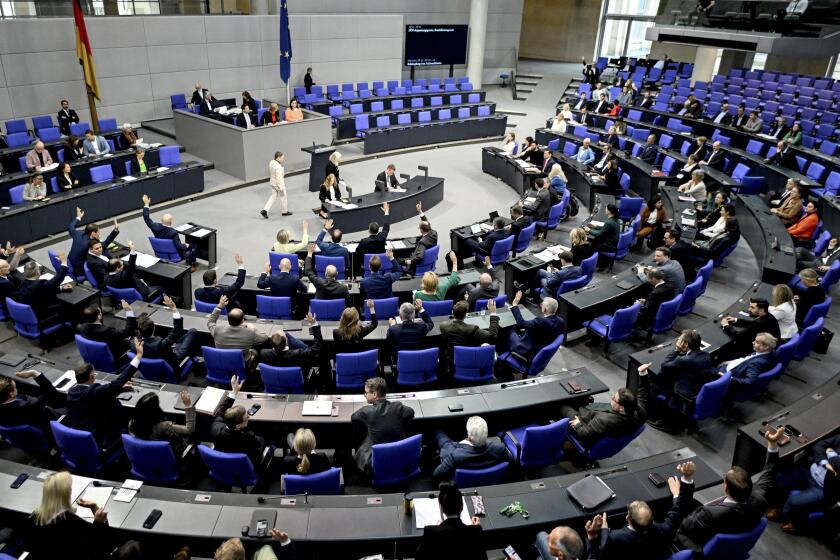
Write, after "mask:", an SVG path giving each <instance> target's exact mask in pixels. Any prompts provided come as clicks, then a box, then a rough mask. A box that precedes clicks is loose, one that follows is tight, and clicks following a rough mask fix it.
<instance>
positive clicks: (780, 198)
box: [767, 178, 802, 208]
mask: <svg viewBox="0 0 840 560" xmlns="http://www.w3.org/2000/svg"><path fill="white" fill-rule="evenodd" d="M794 187H799V182H798V181H797V180H796V179H793V178H788V180H787V181H785V190H783V191H782V192H778V191H776V192H772V193H770V194H769V195H768V196H767V198H768V202H767V206H769V207H770V208H778V207H779V206H780V205H781V204H782V203H783V202H784V201H785V199H786V198H787V197H789V196H790V195H791V193H792V192H793V188H794ZM799 194H800V196H801V195H802V190H801V189H800V191H799Z"/></svg>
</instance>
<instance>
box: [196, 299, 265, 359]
mask: <svg viewBox="0 0 840 560" xmlns="http://www.w3.org/2000/svg"><path fill="white" fill-rule="evenodd" d="M227 304H228V298H227V296H222V297H221V298H219V304H218V305H217V306H216V307H215V308H214V309H213V313H211V314H210V318H209V319H207V328H208V329H209V330H210V336H212V337H213V342H214V343H215V344H216V348H222V349H236V350H248V349H250V348H251V347H253V346H259V345H261V344H265V343H266V342H267V341H268V335H267V334H265V333H262V332H260V331H258V330H257V329H255V328H254V325H249V324H247V323H246V322H245V313H243V312H242V310H241V309H239V308H234V309H231V310H230V311H229V312H228V316H227V319H228V324H227V325H217V324H216V322H217V321H218V320H219V314H220V313H221V312H222V309H224V308H225V307H226V306H227Z"/></svg>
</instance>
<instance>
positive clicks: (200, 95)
mask: <svg viewBox="0 0 840 560" xmlns="http://www.w3.org/2000/svg"><path fill="white" fill-rule="evenodd" d="M202 99H204V90H203V89H202V88H201V84H195V90H193V92H192V97H190V105H198V104H199V103H201V100H202Z"/></svg>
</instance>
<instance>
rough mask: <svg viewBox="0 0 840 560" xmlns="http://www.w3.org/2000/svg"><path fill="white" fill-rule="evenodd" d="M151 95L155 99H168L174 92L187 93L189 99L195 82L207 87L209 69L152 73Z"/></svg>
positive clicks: (208, 83)
mask: <svg viewBox="0 0 840 560" xmlns="http://www.w3.org/2000/svg"><path fill="white" fill-rule="evenodd" d="M151 78H152V96H153V97H154V98H155V99H167V100H168V99H169V96H170V95H172V94H174V93H183V94H186V95H187V101H189V98H190V96H191V95H192V92H193V89H195V84H196V83H198V84H202V85H203V86H207V87H209V85H210V70H189V71H186V72H163V73H159V74H152V75H151Z"/></svg>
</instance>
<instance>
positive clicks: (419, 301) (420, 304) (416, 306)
mask: <svg viewBox="0 0 840 560" xmlns="http://www.w3.org/2000/svg"><path fill="white" fill-rule="evenodd" d="M414 309H415V310H417V312H418V313H419V312H420V311H423V300H422V299H419V298H418V299H415V300H414Z"/></svg>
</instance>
